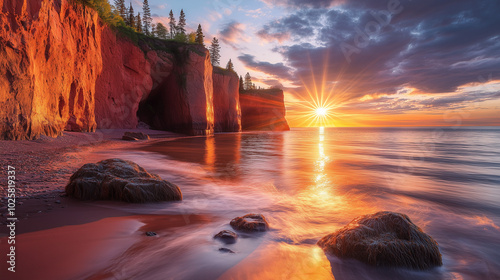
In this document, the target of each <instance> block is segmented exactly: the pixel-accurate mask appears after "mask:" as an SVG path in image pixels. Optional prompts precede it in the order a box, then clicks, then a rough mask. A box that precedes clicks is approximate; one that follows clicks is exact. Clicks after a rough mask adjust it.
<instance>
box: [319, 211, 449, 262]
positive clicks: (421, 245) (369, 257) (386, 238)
mask: <svg viewBox="0 0 500 280" xmlns="http://www.w3.org/2000/svg"><path fill="white" fill-rule="evenodd" d="M318 245H319V246H320V247H321V248H323V250H324V251H325V252H327V253H330V254H334V255H336V256H338V257H340V258H354V259H357V260H360V261H362V262H365V263H368V264H371V265H375V266H395V267H406V268H414V269H427V268H431V267H434V266H439V265H442V264H443V263H442V260H441V253H440V252H439V247H438V244H437V242H436V241H435V240H434V239H433V238H432V237H430V236H429V235H427V234H426V233H424V232H423V231H422V230H421V229H420V228H419V227H418V226H416V225H415V224H414V223H413V222H412V221H411V220H410V218H409V217H408V216H406V215H404V214H400V213H393V212H378V213H375V214H371V215H365V216H361V217H358V218H356V219H354V220H353V221H351V222H350V223H349V224H348V225H346V226H345V227H343V228H341V229H339V230H338V231H336V232H334V233H332V234H329V235H327V236H325V237H323V238H322V239H321V240H319V241H318Z"/></svg>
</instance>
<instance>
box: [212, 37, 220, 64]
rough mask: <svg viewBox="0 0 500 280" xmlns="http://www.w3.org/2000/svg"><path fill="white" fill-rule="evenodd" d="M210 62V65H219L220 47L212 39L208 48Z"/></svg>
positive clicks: (215, 39) (217, 41) (217, 42)
mask: <svg viewBox="0 0 500 280" xmlns="http://www.w3.org/2000/svg"><path fill="white" fill-rule="evenodd" d="M210 60H211V61H212V65H214V66H219V64H220V45H219V40H217V38H215V37H214V39H213V40H212V45H211V46H210Z"/></svg>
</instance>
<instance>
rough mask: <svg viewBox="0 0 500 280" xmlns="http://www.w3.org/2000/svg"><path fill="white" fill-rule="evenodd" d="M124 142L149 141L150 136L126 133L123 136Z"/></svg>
mask: <svg viewBox="0 0 500 280" xmlns="http://www.w3.org/2000/svg"><path fill="white" fill-rule="evenodd" d="M122 140H127V141H137V140H149V135H147V134H144V133H142V132H125V133H124V134H123V136H122Z"/></svg>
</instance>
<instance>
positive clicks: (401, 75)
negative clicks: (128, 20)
mask: <svg viewBox="0 0 500 280" xmlns="http://www.w3.org/2000/svg"><path fill="white" fill-rule="evenodd" d="M434 2H435V1H432V0H421V1H410V0H382V1H373V0H371V1H370V0H289V1H283V0H260V1H259V0H248V1H243V0H214V1H197V0H185V1H158V0H149V3H150V7H151V11H152V14H153V21H154V22H162V23H164V24H165V25H166V26H168V13H169V12H170V10H171V9H172V10H173V12H174V14H175V15H176V19H178V17H179V13H180V10H181V9H184V12H185V13H186V17H187V24H188V31H194V30H195V29H196V27H197V26H198V24H201V25H202V27H203V31H204V33H205V45H207V46H208V45H209V44H210V40H211V39H212V38H213V37H217V38H219V41H220V42H221V47H222V52H221V66H223V67H225V65H226V63H227V61H228V60H229V59H232V61H233V63H234V65H235V69H236V71H237V72H238V74H239V75H244V74H245V73H247V72H250V74H251V76H252V78H253V80H254V82H256V84H257V86H261V87H264V88H267V87H270V86H280V87H283V88H284V91H285V103H286V107H287V120H288V121H289V123H290V125H291V126H318V125H319V124H318V123H317V118H316V116H315V109H316V108H318V107H324V108H327V109H328V115H327V117H328V118H327V120H325V121H324V123H323V124H322V125H324V126H434V125H436V126H457V125H500V30H499V29H498V26H500V16H498V15H500V1H495V0H484V1H480V2H475V1H463V0H443V1H439V3H434ZM132 4H133V6H134V9H135V11H136V12H138V11H139V12H141V13H142V1H141V0H133V1H132Z"/></svg>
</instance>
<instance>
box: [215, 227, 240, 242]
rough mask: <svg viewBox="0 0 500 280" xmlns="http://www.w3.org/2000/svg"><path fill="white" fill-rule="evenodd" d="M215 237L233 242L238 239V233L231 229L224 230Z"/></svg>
mask: <svg viewBox="0 0 500 280" xmlns="http://www.w3.org/2000/svg"><path fill="white" fill-rule="evenodd" d="M214 238H215V239H218V240H220V241H222V242H224V243H226V244H233V243H236V240H237V239H238V235H237V234H236V233H235V232H232V231H230V230H223V231H221V232H219V233H217V234H216V235H215V236H214Z"/></svg>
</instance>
